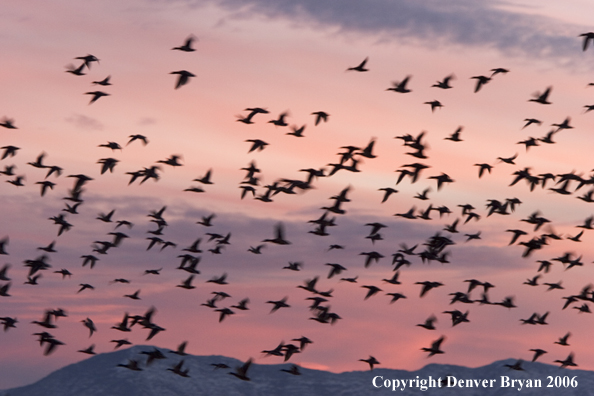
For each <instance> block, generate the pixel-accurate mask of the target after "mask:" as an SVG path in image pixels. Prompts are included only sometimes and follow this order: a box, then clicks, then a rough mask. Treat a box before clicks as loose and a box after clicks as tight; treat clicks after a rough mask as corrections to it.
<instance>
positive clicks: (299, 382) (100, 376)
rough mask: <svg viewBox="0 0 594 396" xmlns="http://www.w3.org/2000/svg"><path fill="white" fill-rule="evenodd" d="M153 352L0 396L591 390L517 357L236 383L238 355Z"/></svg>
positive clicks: (268, 373)
mask: <svg viewBox="0 0 594 396" xmlns="http://www.w3.org/2000/svg"><path fill="white" fill-rule="evenodd" d="M154 349H155V348H154V347H151V346H134V347H131V348H128V349H124V350H119V351H115V352H110V353H103V354H99V355H95V356H93V357H91V358H89V359H86V360H84V361H82V362H79V363H76V364H71V365H69V366H66V367H64V368H62V369H60V370H57V371H55V372H53V373H52V374H50V375H48V376H47V377H45V378H43V379H42V380H40V381H38V382H36V383H34V384H32V385H28V386H24V387H20V388H13V389H8V390H4V391H0V396H39V395H44V396H70V395H72V396H75V395H76V396H81V395H84V396H99V395H101V396H104V395H110V396H119V395H122V396H179V395H226V396H227V395H228V396H233V395H238V396H239V395H241V396H243V395H246V396H249V395H282V396H292V395H300V396H301V395H308V396H317V395H333V396H339V395H340V396H343V395H344V396H347V395H367V394H370V395H376V394H377V395H387V394H400V395H419V394H429V395H437V394H439V395H466V396H474V395H483V396H484V395H499V396H501V395H503V396H505V395H561V394H562V395H564V396H570V395H581V396H583V395H594V372H591V371H583V370H573V369H572V370H570V369H561V368H559V367H558V366H551V365H548V364H543V363H538V362H536V363H530V362H523V363H522V367H523V368H524V371H517V370H512V369H510V368H508V367H505V364H508V365H513V364H514V363H515V362H516V361H515V360H513V359H508V360H503V361H498V362H494V363H492V364H489V365H487V366H483V367H478V368H468V367H462V366H454V365H441V364H429V365H427V366H425V367H423V368H422V369H420V370H417V371H412V372H410V371H404V370H392V369H384V368H375V369H374V370H372V371H353V372H345V373H340V374H335V373H330V372H326V371H319V370H310V369H305V368H300V372H301V375H292V374H289V373H286V372H282V371H281V369H289V368H290V366H291V364H290V363H285V364H274V365H272V364H271V365H268V364H265V365H260V364H252V365H251V367H250V368H249V370H248V372H247V376H248V377H249V378H250V379H251V381H242V380H240V379H238V378H236V377H235V376H233V375H230V374H229V373H230V372H234V369H235V368H236V367H239V366H241V365H242V364H243V362H241V361H239V360H236V359H232V358H228V357H224V356H193V355H187V356H179V355H175V354H173V353H172V352H171V351H169V350H165V349H161V351H162V352H163V354H164V355H165V356H166V358H165V359H157V360H154V361H153V362H152V363H151V364H150V365H147V364H146V362H147V357H148V355H146V354H143V353H141V352H149V351H153V350H154ZM129 359H132V360H137V361H138V362H139V368H140V369H141V371H133V370H130V369H128V368H125V367H119V366H118V364H128V362H129ZM182 359H183V361H184V363H183V366H182V371H183V370H186V369H188V373H187V374H188V377H182V376H180V375H177V374H175V373H174V372H172V371H169V370H167V369H169V368H173V367H174V366H175V365H176V364H178V363H179V362H180V361H181V360H182ZM217 363H224V364H226V365H228V366H229V367H230V368H228V369H227V368H222V369H220V368H219V369H216V368H215V367H214V366H213V364H217ZM447 376H452V377H450V378H449V381H450V385H454V383H455V385H454V386H452V387H449V388H447V387H440V388H438V386H439V384H440V382H439V381H438V379H439V378H441V379H445V378H446V377H447ZM453 377H455V380H454V378H453ZM411 380H412V381H411ZM431 380H433V381H431ZM519 380H520V381H519ZM572 380H573V381H572ZM397 381H398V382H397ZM512 381H513V383H512ZM460 383H462V385H463V386H462V387H461V386H460ZM423 385H425V386H427V387H428V388H425V387H423ZM445 385H447V384H445V383H444V384H443V386H445ZM386 386H388V387H386ZM392 386H395V390H392ZM429 386H432V387H429Z"/></svg>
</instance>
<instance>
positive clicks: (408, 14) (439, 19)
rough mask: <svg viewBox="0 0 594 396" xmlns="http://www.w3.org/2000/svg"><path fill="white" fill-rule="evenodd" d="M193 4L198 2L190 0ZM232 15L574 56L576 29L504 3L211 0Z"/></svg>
mask: <svg viewBox="0 0 594 396" xmlns="http://www.w3.org/2000/svg"><path fill="white" fill-rule="evenodd" d="M187 2H189V3H194V2H195V0H187ZM212 2H213V3H216V4H217V5H219V6H221V7H223V8H225V9H227V10H230V11H231V12H232V17H235V18H245V17H254V16H263V17H266V18H284V19H288V20H291V21H296V22H300V23H309V24H311V25H313V26H315V27H317V28H320V27H322V28H338V29H340V31H344V32H345V33H347V32H356V33H363V34H371V35H378V36H379V37H380V39H382V40H418V41H419V42H420V44H424V45H427V46H436V45H439V44H454V45H463V46H471V47H483V48H493V49H496V50H498V51H501V52H503V53H506V54H510V55H520V56H529V57H549V58H554V59H556V60H557V61H561V62H563V61H564V58H566V57H567V56H569V55H571V54H575V51H576V50H579V47H580V41H579V40H578V39H577V37H576V36H577V34H578V33H580V31H576V29H579V27H577V26H575V27H571V26H567V25H566V24H563V23H561V22H558V21H555V20H554V19H552V18H546V17H543V16H538V15H530V14H527V13H515V12H513V11H509V10H507V9H504V6H506V5H507V4H506V3H504V2H500V1H495V2H493V1H488V2H487V1H472V0H446V1H436V0H431V1H422V2H419V1H414V0H399V1H387V0H370V1H366V2H360V1H340V2H337V1H328V2H319V1H316V0H299V1H293V0H291V1H289V0H250V1H243V0H213V1H212Z"/></svg>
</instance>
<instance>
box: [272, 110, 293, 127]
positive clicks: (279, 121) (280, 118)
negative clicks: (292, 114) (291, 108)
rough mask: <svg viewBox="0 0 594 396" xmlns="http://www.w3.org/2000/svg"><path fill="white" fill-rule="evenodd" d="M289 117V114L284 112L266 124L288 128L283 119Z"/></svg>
mask: <svg viewBox="0 0 594 396" xmlns="http://www.w3.org/2000/svg"><path fill="white" fill-rule="evenodd" d="M288 116H289V112H288V111H285V112H282V113H280V114H279V116H278V118H277V119H275V120H270V121H268V123H270V124H274V126H283V127H284V126H288V125H289V124H287V122H286V121H285V118H286V117H288Z"/></svg>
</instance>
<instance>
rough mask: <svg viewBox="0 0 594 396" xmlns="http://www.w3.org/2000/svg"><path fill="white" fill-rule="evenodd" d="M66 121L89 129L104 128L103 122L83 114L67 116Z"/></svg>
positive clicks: (97, 129) (98, 129)
mask: <svg viewBox="0 0 594 396" xmlns="http://www.w3.org/2000/svg"><path fill="white" fill-rule="evenodd" d="M66 122H69V123H71V124H74V125H75V126H76V127H77V128H80V129H85V130H87V131H100V130H102V129H103V124H102V123H101V122H99V121H98V120H96V119H94V118H91V117H88V116H86V115H83V114H73V115H71V116H70V117H68V118H66Z"/></svg>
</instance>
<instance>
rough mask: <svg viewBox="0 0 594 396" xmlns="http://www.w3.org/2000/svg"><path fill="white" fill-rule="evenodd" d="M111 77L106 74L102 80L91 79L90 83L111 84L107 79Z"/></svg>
mask: <svg viewBox="0 0 594 396" xmlns="http://www.w3.org/2000/svg"><path fill="white" fill-rule="evenodd" d="M110 78H111V76H107V77H105V78H104V79H103V80H100V81H93V82H92V83H91V84H93V85H103V86H108V85H111V83H110V82H109V79H110Z"/></svg>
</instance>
